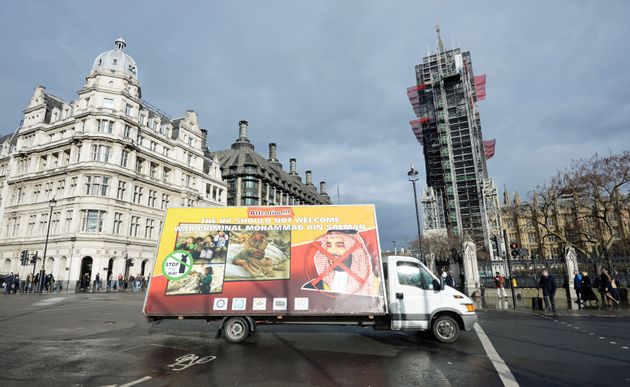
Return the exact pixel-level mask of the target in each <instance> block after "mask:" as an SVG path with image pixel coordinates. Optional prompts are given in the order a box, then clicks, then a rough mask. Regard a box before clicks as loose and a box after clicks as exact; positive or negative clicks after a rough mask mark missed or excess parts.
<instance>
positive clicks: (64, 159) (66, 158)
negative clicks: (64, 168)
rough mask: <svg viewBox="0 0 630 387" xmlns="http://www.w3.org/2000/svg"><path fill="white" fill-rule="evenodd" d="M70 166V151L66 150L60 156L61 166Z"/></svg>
mask: <svg viewBox="0 0 630 387" xmlns="http://www.w3.org/2000/svg"><path fill="white" fill-rule="evenodd" d="M68 164H70V149H66V150H64V151H63V153H62V154H61V165H68Z"/></svg>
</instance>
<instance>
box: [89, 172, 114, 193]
mask: <svg viewBox="0 0 630 387" xmlns="http://www.w3.org/2000/svg"><path fill="white" fill-rule="evenodd" d="M86 179H87V181H86V182H85V194H86V195H92V196H107V189H108V188H109V177H107V176H86Z"/></svg>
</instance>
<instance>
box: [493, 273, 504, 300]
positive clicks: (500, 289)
mask: <svg viewBox="0 0 630 387" xmlns="http://www.w3.org/2000/svg"><path fill="white" fill-rule="evenodd" d="M494 287H496V288H497V296H498V297H499V300H500V299H501V298H507V293H506V292H505V277H504V276H502V275H501V274H499V272H498V271H497V272H496V275H495V276H494Z"/></svg>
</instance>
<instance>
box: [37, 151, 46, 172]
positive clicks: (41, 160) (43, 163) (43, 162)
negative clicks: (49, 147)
mask: <svg viewBox="0 0 630 387" xmlns="http://www.w3.org/2000/svg"><path fill="white" fill-rule="evenodd" d="M47 163H48V156H47V155H46V156H40V157H39V166H38V169H37V170H38V171H43V170H45V169H46V164H47Z"/></svg>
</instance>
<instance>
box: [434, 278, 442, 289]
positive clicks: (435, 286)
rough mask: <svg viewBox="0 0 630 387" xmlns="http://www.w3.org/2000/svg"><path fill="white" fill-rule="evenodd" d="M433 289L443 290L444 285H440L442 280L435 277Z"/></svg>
mask: <svg viewBox="0 0 630 387" xmlns="http://www.w3.org/2000/svg"><path fill="white" fill-rule="evenodd" d="M433 290H442V286H441V285H440V281H438V280H436V279H434V280H433Z"/></svg>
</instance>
